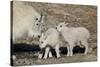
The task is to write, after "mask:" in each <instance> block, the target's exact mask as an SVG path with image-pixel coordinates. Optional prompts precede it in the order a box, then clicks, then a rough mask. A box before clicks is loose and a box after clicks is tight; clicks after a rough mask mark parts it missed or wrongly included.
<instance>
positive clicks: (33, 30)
mask: <svg viewBox="0 0 100 67" xmlns="http://www.w3.org/2000/svg"><path fill="white" fill-rule="evenodd" d="M12 5H13V8H12V11H13V14H12V15H13V18H12V19H13V21H12V32H13V42H14V43H15V42H16V41H17V40H18V39H25V38H27V37H34V38H35V37H38V36H40V34H41V26H40V25H41V22H43V19H44V17H43V16H41V15H40V14H39V13H38V12H37V11H36V10H35V9H34V8H33V7H32V6H29V5H27V4H25V3H24V2H13V4H12Z"/></svg>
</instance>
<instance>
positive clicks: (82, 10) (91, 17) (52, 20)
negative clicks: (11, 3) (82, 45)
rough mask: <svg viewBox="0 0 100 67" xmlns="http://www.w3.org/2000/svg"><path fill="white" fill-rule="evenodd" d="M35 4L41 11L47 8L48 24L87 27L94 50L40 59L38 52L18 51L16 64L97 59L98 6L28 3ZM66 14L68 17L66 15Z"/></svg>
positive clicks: (90, 43)
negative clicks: (86, 53)
mask: <svg viewBox="0 0 100 67" xmlns="http://www.w3.org/2000/svg"><path fill="white" fill-rule="evenodd" d="M25 4H26V5H30V6H33V7H34V8H35V9H36V10H37V11H38V12H39V13H40V12H41V10H42V9H44V8H46V13H47V17H46V20H45V22H46V26H47V27H55V26H56V25H57V24H59V23H60V22H63V21H65V22H68V23H70V24H69V26H73V27H80V26H83V27H86V28H87V29H88V30H89V31H90V34H91V37H90V39H89V47H90V48H92V51H91V52H90V53H89V54H88V55H84V54H83V53H81V54H80V53H77V54H74V56H72V57H67V56H66V55H62V56H61V58H58V59H57V58H55V57H53V58H48V59H46V60H44V59H38V58H37V53H34V52H23V53H22V52H20V53H16V54H15V55H16V57H17V59H15V60H14V61H13V64H14V65H18V66H19V65H39V64H59V63H72V62H87V61H96V60H97V7H96V6H88V5H71V4H50V3H45V4H44V3H30V2H28V3H26V2H25ZM64 16H66V17H64Z"/></svg>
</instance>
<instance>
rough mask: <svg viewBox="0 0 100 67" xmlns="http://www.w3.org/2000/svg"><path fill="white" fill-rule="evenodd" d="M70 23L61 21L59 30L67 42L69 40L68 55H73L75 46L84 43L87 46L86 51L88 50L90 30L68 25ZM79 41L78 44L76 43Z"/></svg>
mask: <svg viewBox="0 0 100 67" xmlns="http://www.w3.org/2000/svg"><path fill="white" fill-rule="evenodd" d="M67 25H68V23H60V24H59V25H58V26H57V30H58V31H59V32H60V34H61V35H62V37H63V38H64V40H65V42H67V43H68V44H66V45H67V49H68V53H67V56H73V47H74V46H76V45H80V44H82V45H83V46H85V53H84V54H87V52H88V42H87V41H88V39H89V37H90V33H89V31H88V30H87V29H86V28H84V27H68V26H67ZM76 43H77V44H76Z"/></svg>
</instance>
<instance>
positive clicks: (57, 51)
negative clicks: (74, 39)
mask: <svg viewBox="0 0 100 67" xmlns="http://www.w3.org/2000/svg"><path fill="white" fill-rule="evenodd" d="M55 51H56V55H57V58H59V57H60V51H59V45H56V47H55Z"/></svg>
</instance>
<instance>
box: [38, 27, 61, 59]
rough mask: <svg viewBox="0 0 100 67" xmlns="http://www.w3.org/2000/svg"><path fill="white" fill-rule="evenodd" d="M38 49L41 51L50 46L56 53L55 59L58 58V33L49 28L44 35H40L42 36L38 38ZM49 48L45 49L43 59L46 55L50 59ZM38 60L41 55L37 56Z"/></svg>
mask: <svg viewBox="0 0 100 67" xmlns="http://www.w3.org/2000/svg"><path fill="white" fill-rule="evenodd" d="M39 41H40V45H39V46H40V48H41V49H43V48H45V47H47V46H51V47H53V48H54V49H55V51H56V55H57V58H58V57H60V54H59V41H60V40H59V33H58V31H57V30H56V29H55V28H49V29H48V30H47V31H46V32H45V33H43V34H42V36H41V37H40V40H39ZM49 51H50V48H49V47H47V48H46V49H45V55H44V57H43V58H44V59H46V58H47V55H48V53H49V56H50V57H52V54H51V51H50V52H49ZM39 58H42V54H39Z"/></svg>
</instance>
